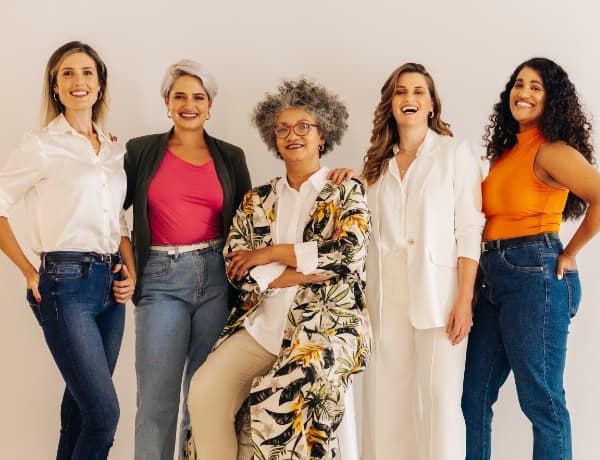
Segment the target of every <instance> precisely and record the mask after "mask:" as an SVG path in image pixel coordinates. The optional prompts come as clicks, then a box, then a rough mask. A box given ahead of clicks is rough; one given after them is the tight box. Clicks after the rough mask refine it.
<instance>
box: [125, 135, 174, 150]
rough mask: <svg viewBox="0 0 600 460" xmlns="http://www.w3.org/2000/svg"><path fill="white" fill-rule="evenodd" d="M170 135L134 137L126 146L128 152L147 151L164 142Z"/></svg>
mask: <svg viewBox="0 0 600 460" xmlns="http://www.w3.org/2000/svg"><path fill="white" fill-rule="evenodd" d="M168 135H169V133H159V134H147V135H145V136H140V137H134V138H132V139H129V140H128V141H127V144H126V146H125V147H126V149H127V151H128V152H130V151H131V152H137V151H140V150H144V149H147V148H149V147H152V146H154V145H156V144H159V143H160V142H161V141H163V140H164V138H165V136H168Z"/></svg>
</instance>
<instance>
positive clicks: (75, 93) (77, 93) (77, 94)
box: [69, 90, 88, 97]
mask: <svg viewBox="0 0 600 460" xmlns="http://www.w3.org/2000/svg"><path fill="white" fill-rule="evenodd" d="M69 94H70V95H71V96H74V97H84V96H87V95H88V92H87V91H83V90H77V91H71V92H70V93H69Z"/></svg>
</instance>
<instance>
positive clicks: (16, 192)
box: [0, 133, 45, 217]
mask: <svg viewBox="0 0 600 460" xmlns="http://www.w3.org/2000/svg"><path fill="white" fill-rule="evenodd" d="M44 168H45V157H44V155H43V153H42V146H41V144H40V142H39V140H38V138H37V136H35V135H33V134H30V133H27V134H25V136H24V137H23V140H22V141H21V144H20V145H19V146H18V147H17V148H16V149H15V150H13V151H12V152H11V153H10V154H9V156H8V158H7V160H6V161H5V162H4V163H3V164H2V167H0V216H4V217H8V214H9V211H10V208H11V207H12V206H13V205H14V204H15V203H16V202H17V201H19V200H20V199H21V198H23V197H24V196H25V195H26V194H27V192H28V191H29V190H30V189H31V188H32V187H33V186H34V185H35V184H36V183H37V182H38V181H39V180H40V179H41V177H42V172H43V171H44Z"/></svg>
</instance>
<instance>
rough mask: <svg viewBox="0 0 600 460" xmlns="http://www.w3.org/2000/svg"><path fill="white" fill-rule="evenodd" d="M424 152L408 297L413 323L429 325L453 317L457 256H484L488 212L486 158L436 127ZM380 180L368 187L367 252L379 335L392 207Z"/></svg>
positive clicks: (415, 182)
mask: <svg viewBox="0 0 600 460" xmlns="http://www.w3.org/2000/svg"><path fill="white" fill-rule="evenodd" d="M418 156H419V161H418V162H415V163H414V164H413V165H412V168H414V169H413V170H412V171H411V183H412V185H411V189H412V190H413V191H412V192H411V193H412V195H411V196H409V197H408V201H407V204H406V240H407V263H408V286H409V293H408V298H409V302H410V320H411V323H412V324H413V326H414V327H415V328H417V329H429V328H435V327H443V326H445V325H446V323H447V321H448V315H449V314H450V311H451V309H452V306H453V304H454V301H455V300H456V296H457V293H458V269H457V259H458V258H459V257H468V258H470V259H473V260H475V261H479V254H480V242H481V232H482V230H483V226H484V223H485V217H484V215H483V213H482V212H481V181H482V173H481V167H480V163H479V161H478V160H477V158H476V157H475V155H474V154H473V152H472V151H471V149H470V148H469V146H468V145H467V143H466V142H461V143H459V142H457V141H456V140H454V139H453V138H451V137H449V136H441V135H439V134H437V133H436V132H434V131H432V130H431V129H430V130H429V131H428V132H427V135H426V136H425V139H424V141H423V144H422V145H421V147H420V149H419V152H418ZM392 161H393V160H392ZM388 173H389V172H386V173H385V174H388ZM380 185H381V178H379V179H378V180H377V181H376V182H375V183H373V184H372V185H371V186H370V187H369V189H368V203H369V208H370V209H371V212H372V230H373V233H372V235H371V241H370V244H369V251H368V256H367V302H368V306H369V311H370V314H371V320H372V322H373V328H374V331H373V332H374V334H375V335H376V336H379V333H380V331H381V328H380V324H381V320H382V311H383V305H382V288H383V286H382V282H381V276H380V275H381V257H382V254H381V250H380V246H381V245H380V227H379V216H380V215H381V213H383V212H386V211H387V212H391V210H390V209H379V203H380V202H381V200H380V199H379V198H380V197H379V190H380Z"/></svg>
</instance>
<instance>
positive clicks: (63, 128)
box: [47, 113, 110, 143]
mask: <svg viewBox="0 0 600 460" xmlns="http://www.w3.org/2000/svg"><path fill="white" fill-rule="evenodd" d="M93 126H94V130H95V131H96V133H97V134H98V139H99V140H100V142H102V143H104V142H110V139H109V138H108V137H107V136H106V134H104V132H103V131H102V130H101V129H100V127H99V126H98V125H97V124H96V123H93ZM47 129H48V132H49V133H50V134H65V133H71V134H74V135H76V136H81V134H80V133H78V132H77V130H76V129H75V128H73V127H72V126H71V125H70V124H69V122H68V121H67V119H66V118H65V115H64V114H63V113H60V114H59V115H58V116H57V117H56V118H55V119H54V120H52V121H51V122H50V123H48V128H47Z"/></svg>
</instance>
